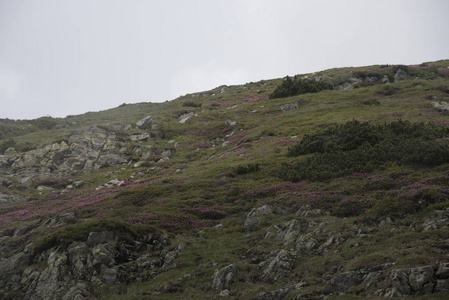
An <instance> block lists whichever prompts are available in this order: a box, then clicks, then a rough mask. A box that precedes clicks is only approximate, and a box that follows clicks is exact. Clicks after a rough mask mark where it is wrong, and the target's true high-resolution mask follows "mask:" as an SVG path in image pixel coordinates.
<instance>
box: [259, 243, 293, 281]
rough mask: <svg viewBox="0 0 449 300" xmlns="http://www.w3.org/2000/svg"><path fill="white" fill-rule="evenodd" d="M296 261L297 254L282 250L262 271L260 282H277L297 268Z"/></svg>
mask: <svg viewBox="0 0 449 300" xmlns="http://www.w3.org/2000/svg"><path fill="white" fill-rule="evenodd" d="M295 259H296V254H295V253H292V252H289V251H287V250H285V249H281V250H280V251H279V252H278V253H277V254H276V256H275V257H274V258H273V259H272V260H271V261H270V262H269V263H268V266H267V267H265V268H264V269H263V270H262V272H261V274H260V280H262V281H268V282H275V281H277V280H278V279H280V278H282V277H285V276H286V275H288V274H289V273H290V272H291V271H292V270H293V269H294V268H295V266H296V263H295ZM262 265H263V263H262Z"/></svg>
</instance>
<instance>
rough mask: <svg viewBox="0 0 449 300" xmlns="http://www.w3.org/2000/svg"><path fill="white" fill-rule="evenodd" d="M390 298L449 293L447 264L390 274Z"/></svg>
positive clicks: (401, 270)
mask: <svg viewBox="0 0 449 300" xmlns="http://www.w3.org/2000/svg"><path fill="white" fill-rule="evenodd" d="M391 285H392V286H393V288H392V289H391V290H390V291H388V292H387V293H386V294H385V295H386V296H390V297H403V296H410V295H411V296H418V295H424V294H432V293H438V292H442V291H449V263H440V264H438V265H429V266H423V267H417V268H407V269H397V270H393V271H392V273H391Z"/></svg>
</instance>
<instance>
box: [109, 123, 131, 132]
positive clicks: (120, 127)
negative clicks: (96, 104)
mask: <svg viewBox="0 0 449 300" xmlns="http://www.w3.org/2000/svg"><path fill="white" fill-rule="evenodd" d="M109 126H111V127H113V128H115V129H118V130H130V129H131V128H132V126H131V125H130V124H123V123H120V122H114V123H110V124H109Z"/></svg>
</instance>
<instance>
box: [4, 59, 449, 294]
mask: <svg viewBox="0 0 449 300" xmlns="http://www.w3.org/2000/svg"><path fill="white" fill-rule="evenodd" d="M448 102H449V61H448V60H442V61H438V62H428V63H422V64H420V65H412V66H403V65H393V66H390V65H377V66H368V67H359V68H339V69H332V70H325V71H321V72H316V73H312V74H303V75H297V76H295V77H292V78H290V77H287V78H283V79H274V80H262V81H259V82H251V83H246V84H243V85H236V86H220V87H217V88H215V89H213V90H210V91H203V92H198V93H194V94H189V95H185V96H181V97H179V98H177V99H175V100H172V101H169V102H165V103H135V104H127V103H124V104H122V105H120V106H119V107H117V108H113V109H109V110H105V111H101V112H89V113H86V114H83V115H76V116H68V117H67V118H51V117H45V118H39V119H35V120H8V119H2V120H0V153H1V154H2V155H0V299H103V298H108V299H111V298H112V299H180V298H192V299H216V298H218V297H225V298H226V297H228V298H231V299H322V298H326V297H327V298H329V299H333V298H339V297H341V298H342V299H360V298H370V297H371V298H372V297H384V296H390V297H412V296H417V295H421V297H423V298H424V299H425V297H440V298H441V299H445V298H447V297H448V296H449V292H448V291H449V275H448V274H449V260H448V257H447V250H448V249H449V243H448V239H449V229H448V225H449V221H448V220H449V199H448V195H449V185H448V176H449V172H448V166H449V164H448V163H449V147H448V146H449V145H448V141H449V139H448V138H449V126H448V125H449V113H448V110H449V105H448V104H447V103H448ZM429 299H430V298H429ZM432 299H434V298H432Z"/></svg>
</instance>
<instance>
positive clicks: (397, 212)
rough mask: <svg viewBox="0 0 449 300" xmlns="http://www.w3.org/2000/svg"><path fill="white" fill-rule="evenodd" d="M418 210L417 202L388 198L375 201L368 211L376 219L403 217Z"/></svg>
mask: <svg viewBox="0 0 449 300" xmlns="http://www.w3.org/2000/svg"><path fill="white" fill-rule="evenodd" d="M419 209H420V207H419V203H418V202H417V201H413V200H412V199H404V198H393V197H389V198H385V199H381V200H378V201H376V203H375V204H374V206H373V207H372V208H371V209H370V213H371V214H373V215H375V216H378V217H386V216H390V217H403V216H404V215H407V214H412V213H415V212H418V211H419Z"/></svg>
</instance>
